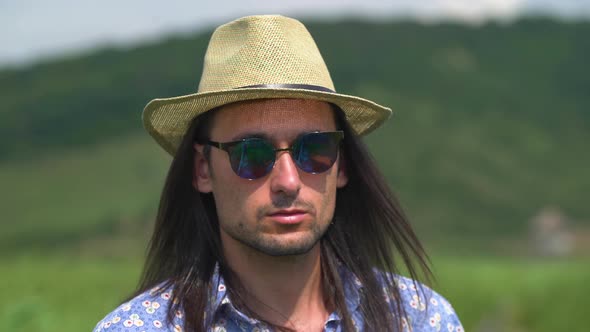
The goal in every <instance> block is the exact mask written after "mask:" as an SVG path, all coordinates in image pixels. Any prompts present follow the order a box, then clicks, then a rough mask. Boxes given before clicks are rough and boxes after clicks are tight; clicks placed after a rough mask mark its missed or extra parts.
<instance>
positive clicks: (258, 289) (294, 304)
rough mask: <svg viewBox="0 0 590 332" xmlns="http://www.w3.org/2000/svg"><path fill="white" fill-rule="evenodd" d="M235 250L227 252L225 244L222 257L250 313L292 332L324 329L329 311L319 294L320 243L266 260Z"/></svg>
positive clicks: (246, 250)
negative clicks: (304, 249)
mask: <svg viewBox="0 0 590 332" xmlns="http://www.w3.org/2000/svg"><path fill="white" fill-rule="evenodd" d="M234 244H235V243H234ZM238 246H239V247H240V248H228V246H226V245H225V243H224V255H225V258H226V261H227V264H228V265H229V268H230V269H231V270H232V272H233V273H234V274H235V275H236V276H237V278H238V279H239V282H240V284H241V286H242V289H243V290H244V291H245V294H244V295H243V298H242V300H243V301H244V304H245V305H246V306H247V307H248V309H249V310H251V311H253V312H255V313H256V314H257V315H259V316H260V317H262V318H263V319H264V320H266V321H268V322H271V323H273V324H276V325H281V326H286V327H289V328H292V329H295V330H305V331H309V330H316V329H317V327H323V324H324V322H325V320H326V319H327V317H328V314H329V311H328V310H329V308H326V305H325V301H324V294H323V291H322V278H321V276H322V269H321V255H320V244H319V243H318V244H316V246H315V247H314V248H312V249H311V250H310V251H309V252H307V253H305V254H302V255H296V256H269V255H266V254H263V253H261V252H259V251H256V250H253V249H252V248H249V247H245V246H243V245H241V244H238Z"/></svg>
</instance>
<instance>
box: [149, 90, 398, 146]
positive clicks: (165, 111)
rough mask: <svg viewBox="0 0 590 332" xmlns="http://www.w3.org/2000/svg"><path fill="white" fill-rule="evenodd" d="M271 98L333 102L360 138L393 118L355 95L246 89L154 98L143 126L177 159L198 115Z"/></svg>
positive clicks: (388, 110)
mask: <svg viewBox="0 0 590 332" xmlns="http://www.w3.org/2000/svg"><path fill="white" fill-rule="evenodd" d="M269 98H275V99H276V98H291V99H314V100H320V101H325V102H329V103H333V104H335V105H337V106H339V107H340V108H341V109H342V110H343V111H344V113H345V114H346V119H347V121H348V122H349V123H350V125H351V127H352V128H353V130H354V131H355V132H356V133H357V134H358V135H365V134H368V133H369V132H371V131H372V130H374V129H375V128H377V127H378V126H379V125H381V124H382V123H383V122H384V121H385V120H387V119H388V118H389V116H390V115H391V109H390V108H387V107H384V106H381V105H379V104H376V103H374V102H372V101H370V100H367V99H363V98H359V97H355V96H349V95H344V94H338V93H333V92H323V91H315V90H306V89H287V88H285V89H282V88H280V89H268V88H244V89H235V90H223V91H211V92H202V93H194V94H189V95H185V96H179V97H172V98H158V99H154V100H152V101H150V102H149V103H148V104H147V105H146V107H145V109H144V111H143V116H142V117H143V124H144V127H145V128H146V130H147V131H148V133H149V134H150V135H151V136H152V137H153V138H154V139H155V140H156V142H158V144H160V146H162V147H163V148H164V150H166V151H167V152H168V153H170V154H171V155H173V156H174V155H175V154H176V150H177V148H178V146H179V145H180V141H181V140H182V138H183V137H184V135H185V133H186V130H187V129H188V127H189V125H190V123H191V121H192V120H193V119H194V118H195V117H196V116H197V115H200V114H202V113H204V112H207V111H209V110H211V109H213V108H216V107H219V106H222V105H225V104H230V103H234V102H238V101H243V100H253V99H269Z"/></svg>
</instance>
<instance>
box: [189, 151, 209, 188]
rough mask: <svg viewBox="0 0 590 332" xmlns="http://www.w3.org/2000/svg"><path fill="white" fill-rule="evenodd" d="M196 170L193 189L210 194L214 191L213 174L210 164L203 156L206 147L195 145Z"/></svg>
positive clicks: (194, 170) (194, 171)
mask: <svg viewBox="0 0 590 332" xmlns="http://www.w3.org/2000/svg"><path fill="white" fill-rule="evenodd" d="M193 148H194V149H195V158H194V169H193V187H194V188H195V190H198V191H199V192H201V193H210V192H211V191H213V187H212V185H211V172H210V170H209V162H208V161H207V159H206V158H205V155H204V154H203V148H204V146H203V145H202V144H197V143H195V144H194V145H193Z"/></svg>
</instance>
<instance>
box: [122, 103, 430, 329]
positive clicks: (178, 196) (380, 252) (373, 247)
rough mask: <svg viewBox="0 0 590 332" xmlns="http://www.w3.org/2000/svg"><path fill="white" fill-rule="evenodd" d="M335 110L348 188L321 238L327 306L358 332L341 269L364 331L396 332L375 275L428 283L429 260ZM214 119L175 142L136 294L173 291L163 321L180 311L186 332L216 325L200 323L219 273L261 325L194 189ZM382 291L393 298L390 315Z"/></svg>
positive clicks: (205, 198)
mask: <svg viewBox="0 0 590 332" xmlns="http://www.w3.org/2000/svg"><path fill="white" fill-rule="evenodd" d="M333 109H334V113H335V117H336V123H337V126H338V127H339V129H341V130H343V131H344V140H343V143H342V148H341V149H342V150H341V152H342V154H341V156H342V157H343V165H344V167H346V172H347V174H348V184H347V185H346V186H345V187H343V188H341V189H338V191H337V194H336V209H335V212H334V219H333V223H332V225H331V226H330V228H329V229H328V231H327V232H326V234H325V235H324V237H323V238H322V239H321V256H322V259H321V269H322V278H323V281H322V285H323V287H324V294H326V295H327V296H326V298H327V302H328V303H327V307H328V308H334V310H335V311H336V312H337V313H339V314H340V317H341V318H342V322H343V330H344V331H354V330H355V328H354V325H353V322H352V317H351V314H352V313H350V312H348V309H347V306H346V301H345V297H344V286H343V281H342V280H341V279H340V275H339V273H338V265H339V264H342V265H344V267H346V268H347V269H348V270H350V271H351V272H352V273H353V274H354V275H355V276H356V277H357V278H358V279H359V281H360V282H361V284H362V285H363V288H362V292H361V294H360V295H361V304H360V308H361V312H362V315H363V318H364V327H365V329H366V330H369V331H372V330H379V331H401V330H402V320H401V317H405V312H404V310H403V305H402V303H401V297H400V293H399V289H398V287H397V285H396V282H395V279H394V278H387V277H386V278H379V277H378V274H376V271H375V269H378V270H382V271H386V272H390V273H393V274H398V273H399V272H400V268H401V267H402V266H404V267H405V270H406V271H407V272H408V273H409V274H410V276H411V277H412V279H414V280H419V279H420V278H421V277H422V278H426V279H428V278H429V277H430V276H431V272H430V269H429V267H428V258H427V256H426V253H425V252H424V249H423V247H422V245H421V244H420V242H419V240H418V238H417V237H416V235H415V233H414V231H413V230H412V227H411V225H410V224H409V222H408V219H407V218H406V216H405V215H404V213H403V211H402V209H401V207H400V204H399V203H398V201H397V199H396V198H395V197H394V195H393V194H392V192H391V191H390V190H389V187H388V186H387V184H386V183H387V182H386V181H385V179H384V177H383V176H382V174H381V173H380V171H379V170H378V168H377V166H376V163H375V161H374V160H373V158H372V156H371V155H370V153H369V151H368V149H367V148H366V146H365V145H364V143H363V142H362V141H361V139H360V138H359V137H358V135H356V134H355V132H354V131H353V129H352V128H351V127H350V125H349V124H348V122H347V121H346V117H345V115H344V112H342V110H340V108H338V107H337V106H335V105H334V106H333ZM215 113H216V110H211V111H209V112H206V113H204V114H202V115H200V116H198V117H196V118H195V119H194V120H193V122H192V124H191V126H190V127H189V129H188V131H187V133H186V134H185V136H184V138H183V140H182V142H181V143H180V146H179V148H178V150H177V153H176V156H175V157H174V159H173V161H172V164H171V166H170V169H169V172H168V176H167V178H166V183H165V185H164V189H163V192H162V196H161V200H160V207H159V210H158V215H157V218H156V224H155V228H154V233H153V236H152V239H151V241H150V244H149V247H148V254H147V259H146V263H145V266H144V271H143V274H142V277H141V280H140V283H139V286H138V289H137V291H136V293H135V294H134V295H133V296H136V295H138V294H140V293H142V292H144V291H146V290H148V289H150V288H152V287H154V286H155V285H160V287H161V289H165V288H170V287H172V288H173V289H174V292H173V296H174V299H175V300H177V301H175V302H173V303H174V304H173V305H171V306H170V307H169V310H168V319H169V321H170V322H172V319H173V316H174V313H175V312H176V310H178V309H180V308H182V310H184V312H185V316H184V319H185V326H184V328H185V330H186V331H205V330H207V328H208V327H209V326H210V325H211V324H212V323H213V319H214V318H213V317H205V309H206V305H207V299H208V297H209V295H210V293H209V292H210V285H211V283H212V280H211V278H212V276H213V274H214V271H215V267H216V266H218V267H219V271H220V274H221V275H222V276H223V277H224V279H225V280H226V283H227V286H228V287H227V289H228V292H229V296H230V298H231V299H232V301H234V300H236V302H237V303H235V305H236V306H237V307H238V308H239V309H241V310H244V311H245V312H246V313H247V314H248V315H250V316H252V317H253V318H258V319H260V320H262V321H264V319H262V317H257V315H256V313H254V312H252V311H251V310H248V308H247V306H245V304H244V303H243V302H242V301H240V299H241V298H242V294H241V293H242V290H241V287H239V285H240V284H239V279H238V278H237V277H236V276H235V275H234V274H232V273H231V270H230V269H229V268H228V266H227V264H226V263H225V261H224V258H223V255H222V250H221V240H220V236H219V226H218V221H217V213H216V210H215V203H214V201H213V197H212V196H211V194H202V193H199V192H198V191H197V190H195V188H194V187H193V186H192V177H193V162H194V153H195V152H194V149H193V144H194V142H196V141H203V140H205V139H207V138H208V136H209V133H210V129H211V128H210V127H211V123H212V118H213V117H214V116H215ZM205 154H207V152H205ZM398 260H401V264H400V263H398ZM384 292H385V293H386V294H387V295H389V296H391V298H393V299H394V305H393V312H392V310H391V307H392V306H391V305H389V304H388V303H387V300H386V298H385V295H386V294H384ZM210 316H211V315H210ZM267 323H268V322H267ZM269 325H271V326H274V327H275V328H276V329H278V330H289V329H288V328H286V327H281V326H275V325H273V324H270V323H269Z"/></svg>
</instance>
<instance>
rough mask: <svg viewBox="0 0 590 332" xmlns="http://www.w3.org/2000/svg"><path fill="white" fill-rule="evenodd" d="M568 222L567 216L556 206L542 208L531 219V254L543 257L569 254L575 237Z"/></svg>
mask: <svg viewBox="0 0 590 332" xmlns="http://www.w3.org/2000/svg"><path fill="white" fill-rule="evenodd" d="M568 224H569V221H568V219H567V217H565V216H564V214H563V213H562V212H561V211H560V210H559V209H558V208H556V207H545V208H543V209H542V210H541V211H540V212H539V213H538V214H537V215H536V216H535V217H534V218H533V219H531V238H532V249H533V254H534V255H536V256H543V257H563V256H569V255H571V254H572V253H573V251H574V247H575V243H574V241H575V238H574V235H573V233H572V231H571V230H570V229H569V225H568Z"/></svg>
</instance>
